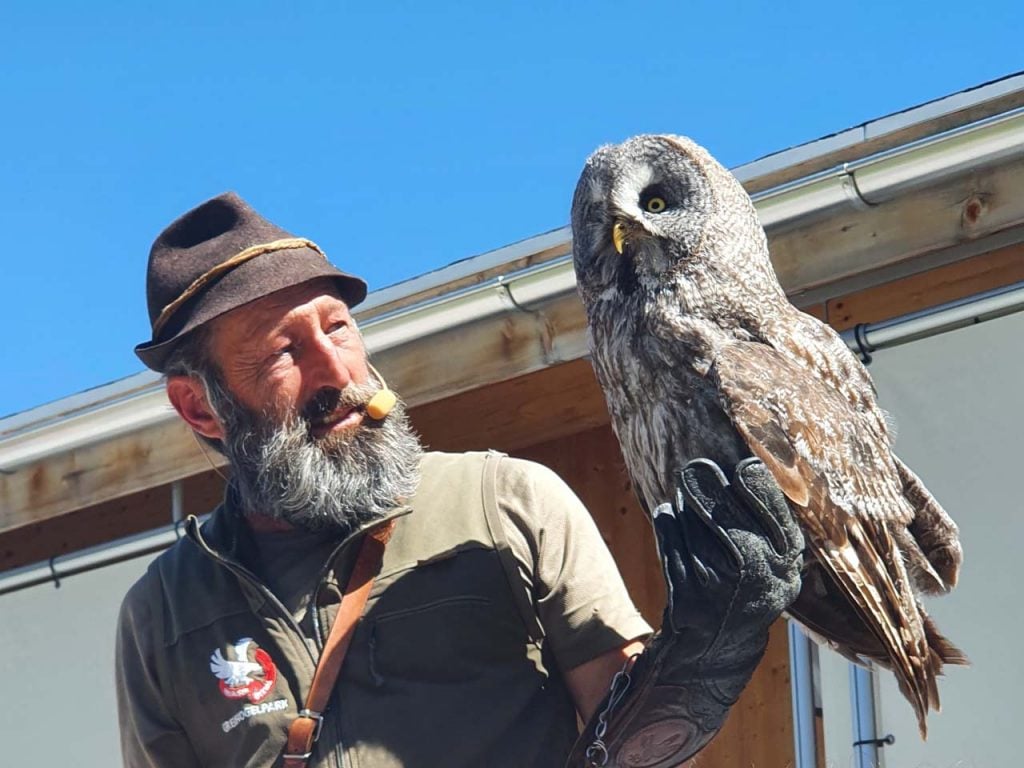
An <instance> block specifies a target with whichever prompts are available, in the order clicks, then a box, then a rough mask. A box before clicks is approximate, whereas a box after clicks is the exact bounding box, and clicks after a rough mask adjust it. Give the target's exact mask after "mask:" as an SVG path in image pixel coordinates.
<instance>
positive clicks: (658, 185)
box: [572, 135, 774, 309]
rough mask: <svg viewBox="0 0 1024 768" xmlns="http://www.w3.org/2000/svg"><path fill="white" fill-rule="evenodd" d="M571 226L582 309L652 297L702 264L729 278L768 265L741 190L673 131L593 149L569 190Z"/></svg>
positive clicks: (700, 272) (699, 275)
mask: <svg viewBox="0 0 1024 768" xmlns="http://www.w3.org/2000/svg"><path fill="white" fill-rule="evenodd" d="M572 235H573V260H574V263H575V267H576V280H577V285H578V287H579V291H580V294H581V296H582V297H583V300H584V303H585V304H586V305H587V306H588V309H589V308H590V307H591V305H592V304H593V303H594V302H598V301H603V300H610V301H613V302H616V303H618V302H623V301H630V300H631V299H633V298H635V297H637V296H638V295H647V296H650V295H652V294H654V293H656V292H658V291H659V290H661V289H663V288H665V287H666V285H667V284H668V283H669V282H672V283H675V284H678V283H680V282H684V283H686V282H693V283H699V282H700V281H701V280H702V279H704V278H706V277H707V275H708V274H709V273H711V274H715V273H718V272H722V273H723V274H722V275H721V277H722V278H725V282H732V280H733V279H737V278H738V279H740V280H743V279H744V275H745V274H747V275H749V273H750V272H751V271H753V272H754V273H758V274H760V273H762V272H763V267H764V266H767V268H768V271H769V272H771V267H770V265H769V262H768V258H767V246H766V244H765V240H764V231H763V230H762V229H761V226H760V224H759V223H758V220H757V214H756V212H755V210H754V207H753V205H752V203H751V202H750V198H749V197H748V196H747V193H746V191H745V190H744V189H743V187H742V186H741V185H740V183H739V182H738V181H737V180H736V179H735V177H733V175H732V174H731V173H729V172H728V171H727V170H726V169H725V168H723V167H722V166H721V165H720V164H719V163H718V162H717V161H716V160H715V159H714V158H713V157H711V155H710V154H708V152H707V151H706V150H705V149H704V148H703V147H700V146H699V145H697V144H695V143H694V142H693V141H691V140H690V139H687V138H683V137H680V136H649V135H648V136H637V137H635V138H632V139H629V140H628V141H626V142H623V143H622V144H616V145H609V146H605V147H601V148H600V149H598V150H597V151H596V152H594V154H593V155H591V156H590V158H589V159H588V160H587V163H586V165H585V166H584V168H583V173H582V175H581V176H580V180H579V183H578V184H577V186H576V193H575V195H574V196H573V204H572ZM762 262H763V264H762ZM772 279H773V280H774V274H773V273H772Z"/></svg>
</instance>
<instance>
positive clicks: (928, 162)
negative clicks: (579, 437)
mask: <svg viewBox="0 0 1024 768" xmlns="http://www.w3.org/2000/svg"><path fill="white" fill-rule="evenodd" d="M1021 157H1024V110H1015V111H1014V112H1011V113H1007V114H1004V115H1000V116H998V117H995V118H991V119H988V120H983V121H981V122H979V123H975V124H971V125H967V126H963V127H961V128H958V129H956V130H952V131H948V132H946V133H943V134H939V135H937V136H934V137H931V138H928V139H926V140H922V141H919V142H916V143H914V144H911V145H909V146H908V147H905V148H901V149H899V150H895V151H890V152H886V153H883V154H881V155H877V156H874V157H870V158H866V159H864V160H860V161H858V162H856V163H850V164H845V165H843V166H842V167H841V168H838V169H836V170H834V171H830V172H828V173H825V174H817V175H815V176H812V177H810V178H808V179H805V180H802V181H800V182H797V183H795V184H787V185H784V186H782V187H779V188H776V189H772V190H768V191H766V192H763V193H759V194H757V195H755V196H754V200H755V205H756V206H757V209H758V215H759V216H760V217H761V220H762V223H763V224H764V225H765V227H766V228H767V229H769V230H778V229H787V228H792V227H794V226H796V225H797V223H798V222H803V221H806V220H809V219H812V218H818V217H820V216H823V215H827V214H828V213H832V212H834V211H835V210H836V209H837V207H840V206H844V205H845V206H852V207H863V206H865V205H877V204H879V203H880V202H884V201H887V200H889V199H891V198H892V196H894V195H896V194H899V193H902V192H905V191H907V190H909V189H913V188H918V187H921V186H925V185H928V184H933V183H936V182H938V181H940V180H942V179H944V178H947V177H950V176H954V175H956V174H959V173H962V172H964V171H965V170H966V169H969V168H970V169H973V168H977V167H980V166H981V165H986V164H990V163H993V162H1000V161H1007V160H1009V159H1011V158H1013V159H1018V158H1021ZM527 244H531V246H530V247H539V248H541V249H542V250H543V251H545V252H550V251H555V252H557V250H559V249H561V248H562V247H564V249H565V253H566V255H565V256H564V257H561V258H555V259H554V260H551V261H546V262H544V263H543V264H540V265H538V266H535V267H530V268H527V269H523V270H520V271H517V272H514V273H512V274H509V275H507V276H503V277H498V278H495V279H493V280H490V281H488V282H485V283H482V284H480V285H476V286H472V287H469V288H465V289H462V290H459V291H456V292H454V293H450V294H447V295H442V296H439V297H434V298H431V299H428V300H425V301H423V302H420V303H417V304H413V305H410V306H408V307H403V308H401V309H398V310H396V311H394V312H390V313H385V314H382V315H379V316H377V317H372V318H368V319H366V320H363V321H362V322H361V328H362V330H363V333H364V335H365V337H366V340H367V347H368V348H369V349H370V351H371V352H378V351H380V350H383V349H388V348H391V347H395V346H398V345H402V344H406V343H409V342H411V341H414V340H418V339H422V338H423V337H425V336H427V335H430V334H433V333H437V332H439V331H443V330H446V329H450V328H455V327H459V326H461V325H463V324H465V323H468V322H472V321H475V320H478V319H480V318H482V317H487V316H490V315H494V314H498V313H501V312H504V311H507V310H508V309H509V308H510V306H514V305H519V306H520V307H526V308H529V307H530V306H531V305H534V304H536V303H539V302H542V301H546V300H548V299H552V298H555V297H556V296H558V295H561V294H563V293H566V292H568V291H571V290H573V286H574V285H575V276H574V274H573V269H572V262H571V259H570V258H569V257H568V253H569V250H570V242H569V240H568V230H567V229H561V230H556V231H554V232H550V233H548V234H546V235H542V236H540V238H535V239H532V240H530V241H524V243H521V244H516V245H515V246H509V248H508V249H500V252H504V254H505V256H508V255H509V254H510V253H511V252H513V251H514V252H515V253H516V254H519V258H522V257H525V256H528V255H529V254H527V253H526V252H525V251H526V249H527ZM494 253H498V252H494ZM477 258H479V259H482V260H483V261H488V260H490V261H489V262H488V263H490V262H493V261H494V257H493V255H490V256H489V255H487V254H485V255H484V256H482V257H477ZM475 266H476V259H472V260H469V261H468V262H460V263H459V264H456V265H452V267H451V268H450V269H451V270H454V271H453V272H452V275H455V274H456V273H458V274H460V275H469V274H472V269H473V268H474V267H475ZM441 271H442V272H443V271H444V270H441ZM411 283H413V284H414V283H416V281H415V280H414V281H411ZM399 288H402V289H403V290H408V288H409V285H407V284H405V283H403V284H401V285H400V286H395V287H394V288H389V289H385V292H387V293H388V296H387V297H386V298H389V300H390V301H393V300H395V298H396V296H397V294H395V291H396V290H397V289H399ZM374 295H376V294H374ZM384 303H388V302H381V301H377V300H374V299H373V296H371V297H370V299H369V300H368V304H369V305H370V306H371V307H372V306H381V305H382V304H384ZM95 394H96V395H98V397H97V398H96V399H95V400H93V401H88V399H87V397H83V395H76V396H74V397H73V398H68V399H66V400H63V401H58V402H56V403H51V404H50V405H47V406H42V407H41V408H39V409H33V410H32V411H28V412H25V413H23V414H18V415H15V416H12V417H10V418H8V419H4V420H2V421H0V472H3V471H8V472H9V471H11V470H13V469H14V468H15V467H17V466H20V465H23V464H26V463H29V462H32V461H36V460H39V459H41V458H43V457H46V456H49V455H52V454H55V453H59V452H64V451H67V450H71V449H73V448H76V447H80V446H82V445H86V444H94V443H99V442H102V441H105V440H109V439H111V438H114V437H117V436H119V435H122V434H126V433H128V432H132V431H135V430H138V429H141V428H144V427H147V426H151V425H154V424H158V423H162V422H165V421H168V420H171V419H172V418H173V412H172V411H171V409H170V407H169V405H168V404H167V401H166V398H165V396H164V393H163V389H162V387H161V386H160V383H159V377H157V376H156V375H155V374H148V373H143V374H139V375H138V376H133V377H129V378H128V379H125V380H123V381H121V382H115V383H114V384H111V385H108V386H106V387H103V388H100V389H99V390H97V391H96V393H95ZM84 395H88V393H84ZM68 401H74V404H75V406H77V407H70V405H69V402H68Z"/></svg>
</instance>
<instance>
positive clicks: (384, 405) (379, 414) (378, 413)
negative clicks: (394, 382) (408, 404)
mask: <svg viewBox="0 0 1024 768" xmlns="http://www.w3.org/2000/svg"><path fill="white" fill-rule="evenodd" d="M396 402H398V398H396V397H395V393H394V392H392V391H391V390H390V389H381V390H379V391H378V392H377V393H376V394H375V395H374V396H373V397H371V398H370V402H368V403H367V404H366V413H367V415H368V416H369V417H370V418H371V419H376V420H378V421H380V420H381V419H383V418H384V417H385V416H387V415H388V414H389V413H391V409H392V408H394V407H395V403H396Z"/></svg>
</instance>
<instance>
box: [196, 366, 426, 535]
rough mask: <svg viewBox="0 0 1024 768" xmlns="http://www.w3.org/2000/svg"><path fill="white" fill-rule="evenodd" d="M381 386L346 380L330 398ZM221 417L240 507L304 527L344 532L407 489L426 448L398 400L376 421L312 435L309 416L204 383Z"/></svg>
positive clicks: (358, 395)
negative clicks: (256, 406) (268, 409)
mask: <svg viewBox="0 0 1024 768" xmlns="http://www.w3.org/2000/svg"><path fill="white" fill-rule="evenodd" d="M378 389H380V387H379V386H378V385H376V384H363V385H355V384H350V385H349V386H348V387H346V388H345V389H344V390H343V391H342V392H340V393H338V392H337V391H336V390H335V391H333V394H334V395H335V397H334V398H329V400H331V402H332V403H336V405H334V407H340V406H342V405H344V406H361V405H363V404H365V403H366V402H367V401H368V400H369V398H370V397H371V396H372V395H373V394H374V392H376V391H377V390H378ZM208 392H209V394H210V401H211V404H212V405H213V407H214V410H215V411H216V412H217V414H218V415H219V416H220V418H221V420H222V422H223V423H224V427H225V432H226V437H225V439H224V453H225V455H226V456H227V458H228V459H229V461H230V462H231V467H232V478H231V484H232V486H233V488H234V491H235V494H236V496H237V499H238V501H239V503H240V506H241V509H242V511H243V512H244V513H245V514H248V515H252V514H259V515H262V516H265V517H269V518H272V519H274V520H279V521H282V522H285V523H288V524H289V525H292V526H295V527H297V528H303V529H305V530H309V531H327V530H330V531H337V532H338V533H339V534H340V535H346V534H348V533H350V532H352V531H353V530H356V529H357V528H359V527H361V526H362V525H365V524H366V523H369V522H372V521H374V520H378V519H380V518H381V517H383V516H384V515H385V514H386V513H387V512H388V511H389V510H392V509H394V508H395V507H396V506H399V505H401V504H402V503H403V502H405V501H407V500H408V499H409V498H411V497H412V495H413V493H414V492H415V490H416V487H417V486H418V485H419V463H420V457H421V456H422V453H423V449H422V447H421V446H420V442H419V439H418V438H417V436H416V434H415V433H414V432H413V431H412V427H411V426H410V424H409V420H408V417H407V415H406V411H405V406H404V404H403V403H402V402H401V401H399V402H398V403H397V404H396V405H395V407H394V409H392V411H391V412H390V413H389V414H388V415H387V416H386V417H385V418H384V419H383V420H381V421H375V420H371V419H370V418H369V417H368V416H366V415H365V414H364V417H363V423H362V424H360V425H359V426H358V427H355V428H353V430H352V431H346V432H344V433H342V434H340V435H336V436H335V435H328V436H326V437H323V438H319V439H318V438H315V437H313V436H312V434H311V433H310V422H309V420H308V417H307V416H305V415H302V414H294V413H293V414H289V415H288V416H286V417H285V418H284V419H283V420H281V418H280V417H274V416H273V415H271V414H269V413H258V412H254V411H251V410H250V409H248V408H246V407H245V406H243V405H242V404H240V403H239V402H237V400H235V398H234V397H233V396H232V395H231V394H230V393H229V392H227V391H226V390H225V389H224V388H223V387H218V386H212V387H208Z"/></svg>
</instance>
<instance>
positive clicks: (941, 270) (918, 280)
mask: <svg viewBox="0 0 1024 768" xmlns="http://www.w3.org/2000/svg"><path fill="white" fill-rule="evenodd" d="M1021 281H1024V244H1019V245H1013V246H1010V247H1008V248H1000V249H999V250H997V251H991V252H990V253H985V254H982V255H980V256H975V257H974V258H971V259H966V260H964V261H958V262H956V263H955V264H947V265H945V266H942V267H938V268H936V269H930V270H928V271H927V272H920V273H918V274H915V275H911V276H909V277H905V278H903V279H900V280H893V281H892V282H890V283H886V284H884V285H880V286H877V287H875V288H872V289H870V290H866V291H856V292H854V293H850V294H847V295H845V296H837V297H836V298H834V299H830V300H829V301H828V302H827V303H826V316H827V317H828V320H829V322H830V324H831V325H832V327H833V328H835V329H836V330H838V331H845V330H847V329H848V328H853V327H854V326H855V325H857V324H858V323H877V322H879V321H881V320H889V319H890V318H893V317H898V316H900V315H905V314H907V313H909V312H917V311H919V310H922V309H927V308H929V307H934V306H936V305H937V304H944V303H946V302H949V301H955V300H957V299H962V298H965V297H967V296H973V295H974V294H977V293H982V292H984V291H990V290H992V289H994V288H1001V287H1003V286H1005V285H1012V284H1013V283H1018V282H1021Z"/></svg>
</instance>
